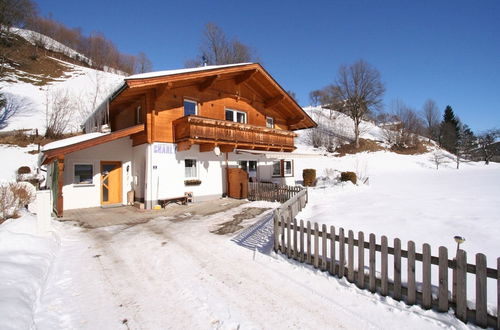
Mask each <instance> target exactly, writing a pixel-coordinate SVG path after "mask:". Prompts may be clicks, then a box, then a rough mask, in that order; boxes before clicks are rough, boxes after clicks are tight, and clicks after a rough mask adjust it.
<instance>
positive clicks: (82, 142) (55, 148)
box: [39, 124, 144, 164]
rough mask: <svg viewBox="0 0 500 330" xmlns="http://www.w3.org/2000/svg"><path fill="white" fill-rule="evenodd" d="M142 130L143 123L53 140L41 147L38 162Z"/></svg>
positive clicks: (41, 162)
mask: <svg viewBox="0 0 500 330" xmlns="http://www.w3.org/2000/svg"><path fill="white" fill-rule="evenodd" d="M143 130H144V125H143V124H142V125H136V126H132V127H128V128H124V129H122V130H119V131H115V132H111V133H88V134H83V135H78V136H73V137H70V138H67V139H62V140H59V141H55V142H52V143H49V144H46V145H45V146H44V147H43V149H42V154H41V155H43V156H42V157H43V158H41V159H40V160H39V163H40V164H47V163H50V162H51V161H52V160H54V159H56V158H60V157H63V156H64V155H66V154H69V153H72V152H75V151H79V150H83V149H86V148H89V147H93V146H96V145H99V144H101V143H106V142H111V141H114V140H118V139H121V138H123V137H127V136H130V135H132V134H136V133H139V132H142V131H143Z"/></svg>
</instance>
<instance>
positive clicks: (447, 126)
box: [439, 105, 460, 154]
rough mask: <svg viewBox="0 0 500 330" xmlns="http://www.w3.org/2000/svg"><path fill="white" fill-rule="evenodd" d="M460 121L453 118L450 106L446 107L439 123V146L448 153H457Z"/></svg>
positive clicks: (453, 114)
mask: <svg viewBox="0 0 500 330" xmlns="http://www.w3.org/2000/svg"><path fill="white" fill-rule="evenodd" d="M459 124H460V121H459V119H458V118H457V117H455V113H454V112H453V109H452V108H451V106H449V105H448V106H446V109H445V110H444V115H443V121H442V122H441V134H440V139H439V142H440V145H441V147H443V148H444V149H446V150H448V151H449V152H451V153H453V154H456V153H457V141H458V136H459V130H460V125H459Z"/></svg>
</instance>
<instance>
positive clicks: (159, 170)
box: [150, 143, 224, 202]
mask: <svg viewBox="0 0 500 330" xmlns="http://www.w3.org/2000/svg"><path fill="white" fill-rule="evenodd" d="M185 159H195V160H196V161H197V170H198V179H199V180H201V184H200V185H197V186H186V185H185V184H184V180H186V178H185V169H184V160H185ZM223 160H224V158H223V156H220V157H217V156H216V155H215V154H214V153H213V152H199V147H198V146H197V145H194V146H192V147H191V149H190V150H187V151H181V152H177V153H176V152H175V144H170V143H154V144H153V145H152V147H151V167H152V168H151V179H152V180H151V181H152V182H151V188H150V189H151V198H152V200H153V202H155V201H156V200H158V199H164V198H172V197H179V196H183V195H184V193H185V192H193V195H194V198H195V200H200V199H204V198H215V197H220V196H222V193H223V182H222V177H223V167H222V165H223V164H222V161H223Z"/></svg>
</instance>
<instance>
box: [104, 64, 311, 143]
mask: <svg viewBox="0 0 500 330" xmlns="http://www.w3.org/2000/svg"><path fill="white" fill-rule="evenodd" d="M185 100H189V101H193V102H195V103H196V104H197V113H196V116H193V117H192V118H191V119H184V120H180V118H183V117H184V116H185V113H184V101H185ZM226 109H232V110H237V111H240V112H244V113H245V116H246V123H245V124H237V125H234V126H232V125H229V124H228V122H227V121H226V120H225V111H226ZM109 117H110V126H111V129H112V131H115V130H120V129H124V128H127V127H130V126H133V125H137V124H144V126H145V130H144V131H143V132H141V133H138V134H135V135H134V136H132V139H133V145H140V144H143V143H154V142H166V143H180V142H183V147H184V148H185V147H186V146H187V144H188V143H189V144H200V145H201V144H203V145H205V146H209V145H217V144H218V139H217V137H218V136H220V135H218V134H219V133H220V134H222V137H223V138H224V139H226V140H227V139H228V138H231V139H232V138H233V137H236V138H238V140H237V141H238V142H239V143H232V144H231V147H232V148H233V149H234V147H236V146H237V147H238V148H244V149H260V150H282V151H292V150H294V145H293V137H294V136H295V135H294V134H293V133H291V132H290V131H293V130H297V129H302V128H308V127H314V126H315V125H316V124H315V123H314V121H313V120H312V119H311V118H310V117H309V116H308V115H307V114H306V113H305V112H304V111H303V110H302V108H301V107H300V106H299V105H298V104H297V103H296V102H295V101H294V100H293V99H292V98H291V97H290V96H289V95H288V94H287V93H286V92H285V91H284V90H283V88H281V86H279V85H278V84H277V83H276V81H274V79H273V78H272V77H271V76H270V75H269V74H268V73H267V72H266V71H265V70H264V68H262V66H260V65H259V64H242V65H235V66H220V67H213V68H209V69H204V68H198V69H193V70H191V71H189V70H187V72H186V71H184V72H181V73H178V74H175V73H174V74H172V73H171V72H167V73H166V74H165V75H161V73H159V74H157V75H153V76H148V75H137V76H131V77H129V78H127V79H126V84H125V85H124V86H123V88H122V89H121V90H120V91H119V93H117V95H115V96H114V98H113V99H112V100H111V101H110V104H109ZM267 117H271V118H272V119H273V121H274V128H273V129H269V128H266V118H267ZM201 118H205V119H214V121H203V122H202V120H201ZM229 123H230V122H229ZM228 125H229V126H228ZM193 131H197V132H203V134H202V135H197V137H196V138H195V137H194V136H192V135H189V134H188V135H186V133H192V132H193ZM278 131H280V132H278ZM280 133H283V134H280ZM186 141H187V142H186ZM232 141H234V140H232ZM254 141H255V142H256V143H253V142H254ZM226 142H227V141H226Z"/></svg>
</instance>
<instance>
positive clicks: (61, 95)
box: [45, 90, 75, 138]
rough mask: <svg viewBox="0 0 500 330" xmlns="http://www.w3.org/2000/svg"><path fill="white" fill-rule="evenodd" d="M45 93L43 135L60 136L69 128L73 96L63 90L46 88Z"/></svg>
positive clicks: (72, 110)
mask: <svg viewBox="0 0 500 330" xmlns="http://www.w3.org/2000/svg"><path fill="white" fill-rule="evenodd" d="M45 93H46V94H45V129H46V130H45V137H48V138H60V137H61V136H62V135H63V134H64V132H65V131H67V130H68V129H71V125H70V123H71V119H72V116H71V114H72V113H73V112H74V108H75V104H74V102H73V101H74V98H73V97H72V96H71V95H69V94H68V93H67V92H63V91H49V90H47V91H46V92H45Z"/></svg>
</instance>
